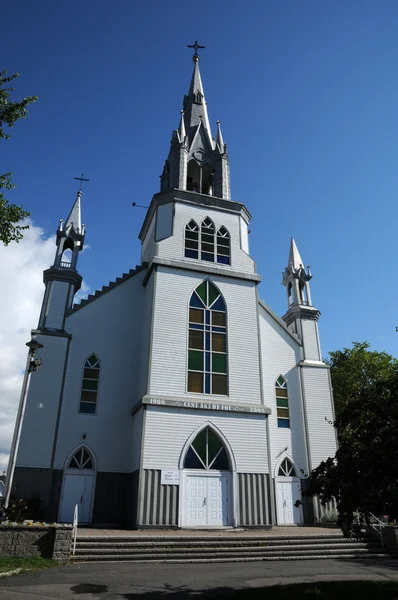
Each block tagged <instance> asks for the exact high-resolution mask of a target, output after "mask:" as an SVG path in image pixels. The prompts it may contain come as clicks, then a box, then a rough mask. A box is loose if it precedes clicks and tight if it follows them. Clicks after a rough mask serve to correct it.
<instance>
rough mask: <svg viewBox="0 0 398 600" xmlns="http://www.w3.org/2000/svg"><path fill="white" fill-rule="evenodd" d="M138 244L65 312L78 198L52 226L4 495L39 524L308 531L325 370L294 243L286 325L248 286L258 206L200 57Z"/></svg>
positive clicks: (327, 393) (331, 435)
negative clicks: (215, 116)
mask: <svg viewBox="0 0 398 600" xmlns="http://www.w3.org/2000/svg"><path fill="white" fill-rule="evenodd" d="M193 59H194V69H193V75H192V79H191V84H190V88H189V92H188V95H187V96H185V98H184V108H183V111H181V119H180V124H179V127H178V130H176V131H174V133H173V136H172V141H171V146H170V152H169V155H168V158H167V160H166V163H165V166H164V169H163V174H162V176H161V190H160V193H157V194H155V196H154V197H153V199H152V202H151V204H150V206H149V208H148V211H147V213H146V217H145V220H144V222H143V225H142V228H141V231H140V234H139V238H140V240H141V243H142V255H141V264H140V265H139V266H137V267H136V268H135V269H133V270H131V271H130V272H129V273H126V274H124V275H123V276H121V277H120V278H118V279H116V281H114V282H112V283H110V284H108V285H106V286H104V287H103V288H102V290H100V291H97V292H96V293H95V294H93V295H91V296H89V297H88V299H86V300H82V301H81V302H80V304H73V298H74V295H75V293H76V292H77V291H78V289H79V288H80V284H81V276H80V275H79V273H78V270H77V262H78V256H79V252H80V250H81V249H82V247H83V242H84V237H85V232H84V226H83V227H82V225H81V216H80V210H81V207H80V201H81V192H78V195H77V198H76V201H75V204H74V205H73V208H72V210H71V213H70V215H69V217H68V219H67V220H66V222H65V223H62V222H61V224H60V226H59V228H58V231H57V239H56V254H55V260H54V264H53V265H52V266H51V267H50V268H49V269H47V270H46V271H45V272H44V283H45V293H44V299H43V306H42V310H41V314H40V318H39V323H38V327H37V329H35V330H33V332H32V333H33V334H34V336H35V337H36V339H37V340H38V341H39V342H40V343H41V344H42V345H43V348H42V349H41V350H39V351H38V352H37V356H39V357H40V358H41V360H42V367H41V369H40V370H39V371H38V372H37V373H34V375H33V376H32V378H31V384H30V389H29V394H28V398H27V403H26V409H25V415H24V420H23V425H22V432H21V437H20V442H19V447H18V453H17V461H16V469H15V476H14V481H13V487H15V488H16V490H17V493H18V495H19V496H22V497H24V498H25V499H28V498H29V497H30V496H32V495H36V496H39V498H40V502H41V503H40V516H41V518H44V519H46V520H49V521H59V522H70V521H71V520H72V518H73V511H74V507H75V505H76V504H77V505H78V508H79V520H80V522H82V523H94V524H96V523H97V524H120V525H126V526H130V527H187V528H195V527H199V528H206V527H238V526H239V527H267V526H272V525H295V524H296V525H297V524H302V523H311V522H313V520H314V519H316V518H317V516H318V512H317V511H318V508H317V504H316V503H315V504H314V505H309V504H308V503H306V502H304V503H303V504H302V505H301V506H298V507H297V506H295V502H296V500H300V499H301V491H302V489H304V487H305V478H306V475H307V474H308V473H309V472H310V470H311V469H312V468H314V467H316V466H317V465H318V464H319V463H320V461H322V460H324V459H326V458H328V457H329V456H333V455H334V453H335V451H336V437H335V431H334V428H333V426H332V425H330V421H333V418H334V409H333V399H332V390H331V384H330V376H329V369H328V367H327V365H325V364H324V363H323V362H322V356H321V350H320V344H319V334H318V318H319V315H320V313H319V311H318V310H317V309H316V308H315V307H314V306H313V304H312V300H311V295H310V284H309V282H310V279H311V277H312V276H311V273H310V272H309V269H308V270H305V269H304V267H303V262H302V260H301V258H300V255H299V252H298V249H297V247H296V244H295V242H294V240H291V246H290V253H289V259H288V264H287V267H286V269H285V274H284V281H283V283H284V285H285V286H286V290H287V312H286V314H285V315H284V316H283V317H282V319H280V318H279V317H278V316H276V315H275V314H274V313H273V312H272V310H271V309H270V308H269V307H268V306H267V305H266V304H264V302H262V301H261V300H260V298H259V295H258V284H259V282H260V281H261V277H260V275H259V274H258V273H257V272H256V265H255V262H254V260H253V258H252V257H251V256H250V252H249V242H248V224H249V221H250V218H251V215H250V213H249V211H248V210H247V208H246V207H245V206H244V204H242V203H240V202H236V201H234V200H232V199H231V191H230V163H229V158H228V150H227V146H226V144H224V141H223V136H222V133H221V128H220V124H219V122H218V123H217V133H216V137H215V138H213V137H212V134H211V129H210V124H209V119H208V114H207V105H206V101H205V97H204V91H203V85H202V81H201V76H200V72H199V57H198V55H197V54H196V53H195V55H194V57H193Z"/></svg>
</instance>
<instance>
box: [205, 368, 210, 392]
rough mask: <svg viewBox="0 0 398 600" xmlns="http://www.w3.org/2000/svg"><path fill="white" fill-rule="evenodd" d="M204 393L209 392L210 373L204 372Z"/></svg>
mask: <svg viewBox="0 0 398 600" xmlns="http://www.w3.org/2000/svg"><path fill="white" fill-rule="evenodd" d="M205 394H210V373H205Z"/></svg>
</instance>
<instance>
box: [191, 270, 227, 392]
mask: <svg viewBox="0 0 398 600" xmlns="http://www.w3.org/2000/svg"><path fill="white" fill-rule="evenodd" d="M227 374H228V367H227V314H226V308H225V302H224V299H223V297H222V295H221V294H220V292H219V291H218V289H217V288H216V287H215V285H213V284H212V283H211V281H208V280H206V281H203V282H202V283H201V284H200V285H198V287H197V288H196V290H195V291H194V292H193V293H192V296H191V300H190V303H189V338H188V392H194V393H197V394H221V395H224V396H226V395H227V394H228V382H227V379H228V378H227Z"/></svg>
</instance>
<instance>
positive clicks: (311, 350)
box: [301, 319, 322, 360]
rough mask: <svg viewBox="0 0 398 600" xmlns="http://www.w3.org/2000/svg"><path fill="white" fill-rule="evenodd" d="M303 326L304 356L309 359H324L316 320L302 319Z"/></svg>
mask: <svg viewBox="0 0 398 600" xmlns="http://www.w3.org/2000/svg"><path fill="white" fill-rule="evenodd" d="M301 326H302V328H303V342H304V356H305V358H306V359H307V360H322V357H321V356H320V353H319V345H318V331H317V328H318V325H317V323H316V321H308V320H306V319H303V320H302V321H301Z"/></svg>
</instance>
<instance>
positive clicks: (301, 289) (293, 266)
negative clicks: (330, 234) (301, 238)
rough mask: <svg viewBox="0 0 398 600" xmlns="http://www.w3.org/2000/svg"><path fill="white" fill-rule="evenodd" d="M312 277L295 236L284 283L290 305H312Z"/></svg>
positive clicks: (291, 242) (292, 239)
mask: <svg viewBox="0 0 398 600" xmlns="http://www.w3.org/2000/svg"><path fill="white" fill-rule="evenodd" d="M311 279H312V275H311V271H310V268H309V267H308V271H307V272H306V270H305V269H304V267H303V261H302V258H301V256H300V252H299V251H298V248H297V245H296V242H295V241H294V238H291V241H290V251H289V261H288V265H287V267H286V269H285V272H284V273H283V281H282V283H283V285H285V286H286V287H287V296H288V302H289V307H291V306H293V305H297V306H300V305H304V306H311V295H310V287H309V281H310V280H311Z"/></svg>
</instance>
